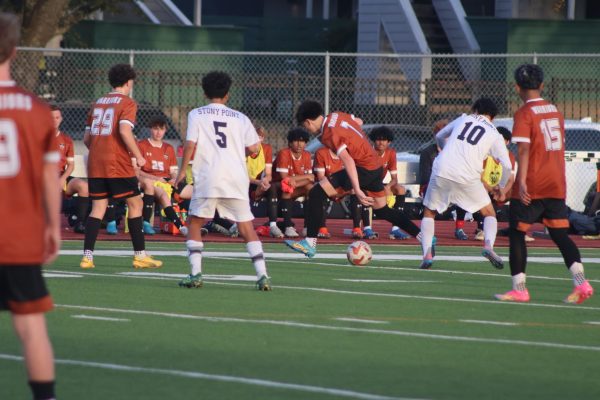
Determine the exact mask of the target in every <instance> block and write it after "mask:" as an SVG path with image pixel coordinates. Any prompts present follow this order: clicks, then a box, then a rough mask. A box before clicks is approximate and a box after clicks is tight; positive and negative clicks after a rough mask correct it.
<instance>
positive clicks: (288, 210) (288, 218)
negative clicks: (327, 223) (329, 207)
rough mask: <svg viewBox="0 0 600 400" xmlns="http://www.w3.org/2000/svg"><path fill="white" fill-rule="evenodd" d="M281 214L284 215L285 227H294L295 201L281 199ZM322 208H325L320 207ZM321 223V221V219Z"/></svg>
mask: <svg viewBox="0 0 600 400" xmlns="http://www.w3.org/2000/svg"><path fill="white" fill-rule="evenodd" d="M281 203H282V205H281V214H283V226H285V227H286V228H287V227H288V226H292V207H293V205H294V201H293V200H292V199H281ZM320 207H321V208H322V207H323V206H320ZM319 221H321V219H320V218H319Z"/></svg>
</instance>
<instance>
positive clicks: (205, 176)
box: [175, 71, 271, 291]
mask: <svg viewBox="0 0 600 400" xmlns="http://www.w3.org/2000/svg"><path fill="white" fill-rule="evenodd" d="M230 87H231V77H229V75H228V74H226V73H224V72H218V71H213V72H209V73H208V74H206V75H205V76H204V77H203V78H202V89H203V90H204V95H205V96H206V98H207V99H208V100H209V101H210V104H208V105H206V106H204V107H199V108H196V109H194V110H192V111H190V113H189V114H188V127H187V135H186V143H185V148H184V151H183V160H182V161H181V168H180V169H179V174H178V176H177V179H176V182H175V187H177V186H178V184H179V182H182V181H183V180H184V179H185V166H186V165H188V164H189V162H190V160H191V158H192V154H193V153H194V152H195V154H194V161H193V164H192V175H193V177H194V192H193V195H192V200H191V203H190V209H189V213H188V216H189V217H188V221H189V230H188V236H187V241H186V246H187V249H188V258H189V261H190V267H191V272H190V275H188V276H187V277H186V278H184V279H183V280H182V281H181V282H179V286H181V287H188V288H192V287H201V286H202V250H203V248H204V244H203V243H202V235H201V233H200V229H201V228H202V225H203V224H204V220H205V219H206V218H212V217H213V216H214V215H215V211H218V212H219V215H220V216H221V217H223V218H226V219H230V220H233V221H235V222H237V225H238V229H239V233H240V235H241V236H242V238H244V240H245V241H246V248H247V249H248V254H250V258H251V259H252V263H253V264H254V268H255V270H256V276H257V281H256V287H257V289H258V290H264V291H268V290H271V280H270V278H269V276H268V275H267V267H266V264H265V257H264V254H263V248H262V243H261V242H260V241H259V240H258V236H257V235H256V232H255V231H254V227H253V225H252V220H253V219H254V216H253V215H252V212H251V211H250V199H249V196H248V188H249V186H250V180H249V179H248V171H247V169H246V155H247V154H255V153H257V152H258V150H259V146H260V139H259V137H258V135H257V133H256V130H255V129H254V127H253V126H252V123H251V122H250V119H248V117H246V116H245V115H244V114H242V113H241V112H239V111H236V110H233V109H231V108H229V107H227V106H226V104H227V101H228V100H229V88H230Z"/></svg>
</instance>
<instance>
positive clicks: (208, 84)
mask: <svg viewBox="0 0 600 400" xmlns="http://www.w3.org/2000/svg"><path fill="white" fill-rule="evenodd" d="M231 83H232V81H231V77H230V76H229V74H227V73H226V72H221V71H212V72H209V73H208V74H206V75H204V77H203V78H202V90H204V95H205V96H206V97H208V98H209V99H222V98H224V97H225V96H227V93H229V89H230V88H231Z"/></svg>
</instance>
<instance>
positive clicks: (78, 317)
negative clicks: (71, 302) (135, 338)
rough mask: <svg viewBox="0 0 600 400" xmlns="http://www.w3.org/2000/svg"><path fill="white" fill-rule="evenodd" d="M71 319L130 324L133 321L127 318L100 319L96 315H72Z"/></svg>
mask: <svg viewBox="0 0 600 400" xmlns="http://www.w3.org/2000/svg"><path fill="white" fill-rule="evenodd" d="M71 318H77V319H95V320H98V321H110V322H129V321H131V320H129V319H127V318H109V317H98V316H95V315H85V314H78V315H71Z"/></svg>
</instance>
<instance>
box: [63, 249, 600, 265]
mask: <svg viewBox="0 0 600 400" xmlns="http://www.w3.org/2000/svg"><path fill="white" fill-rule="evenodd" d="M60 255H64V256H74V255H77V256H80V255H81V250H61V251H60ZM94 255H95V256H131V250H95V251H94ZM152 255H153V256H181V257H187V251H178V250H166V251H165V250H163V251H161V250H158V251H152ZM265 256H266V257H267V259H269V258H279V259H286V260H287V259H291V260H293V259H296V260H298V259H303V258H304V256H302V255H301V254H298V253H292V252H291V251H290V252H286V253H269V252H265ZM202 257H207V258H224V257H228V258H248V253H246V252H241V251H232V252H227V253H223V252H217V251H203V252H202ZM315 259H320V260H345V259H346V254H345V253H343V254H342V252H340V253H317V255H316V256H315ZM422 259H423V256H422V255H420V254H374V255H373V260H376V261H421V260H422ZM435 260H436V261H462V262H485V261H486V260H485V258H484V257H483V256H452V255H439V256H436V257H435ZM527 261H528V262H541V263H552V264H563V263H564V260H563V258H562V257H554V256H550V257H529V258H528V259H527ZM582 262H583V264H600V258H597V257H583V258H582Z"/></svg>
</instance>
